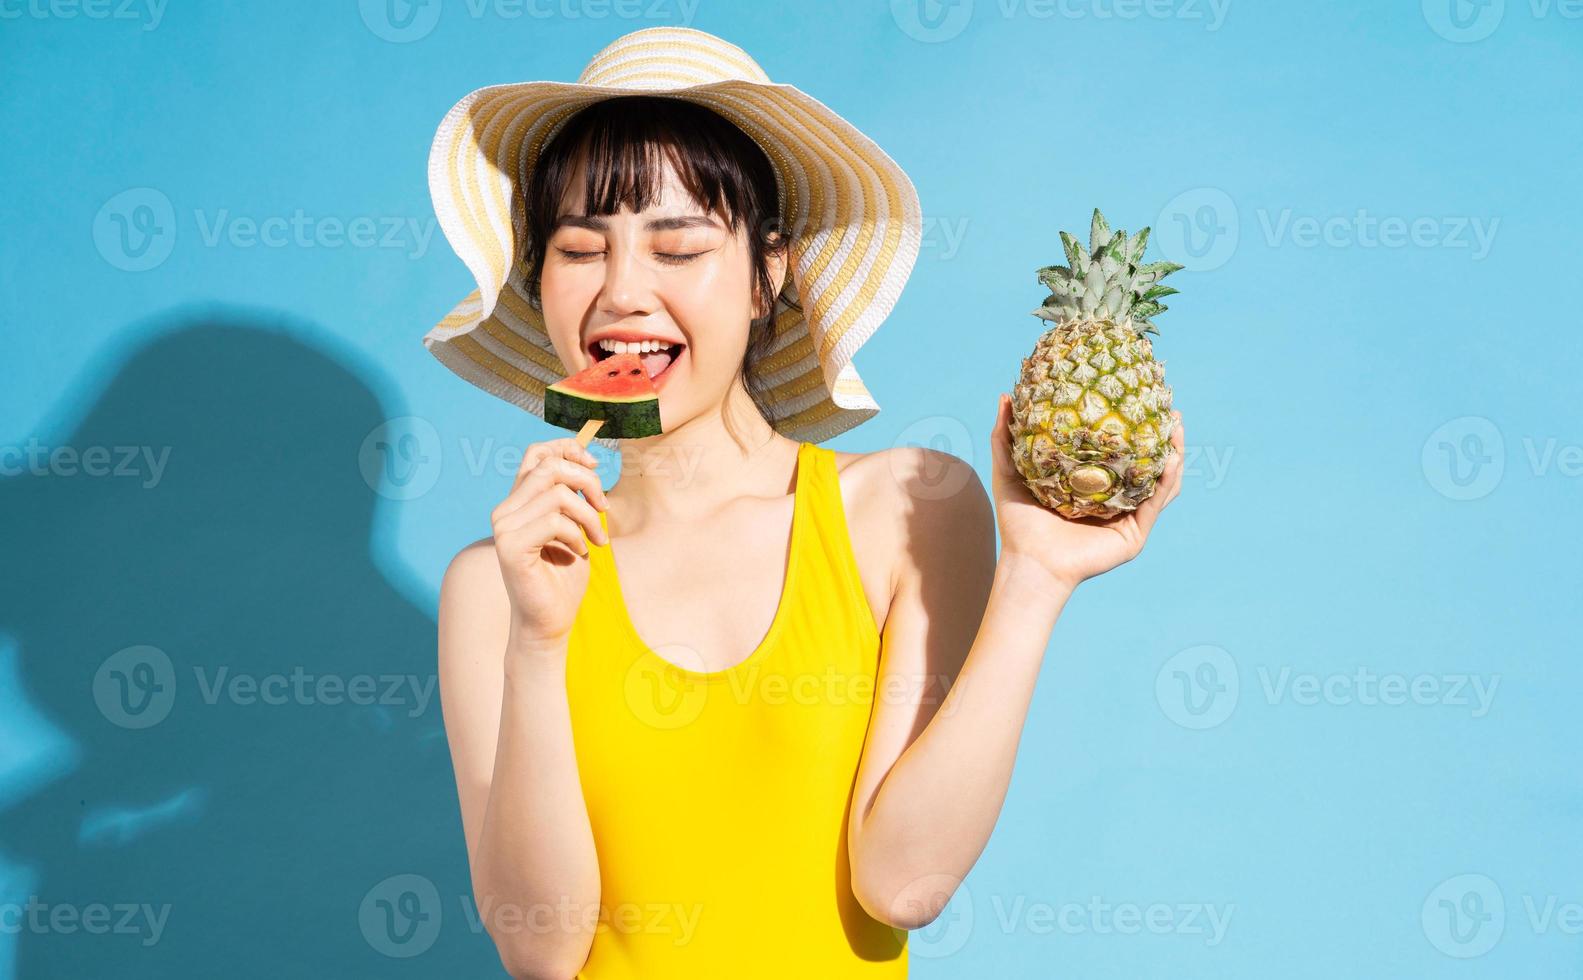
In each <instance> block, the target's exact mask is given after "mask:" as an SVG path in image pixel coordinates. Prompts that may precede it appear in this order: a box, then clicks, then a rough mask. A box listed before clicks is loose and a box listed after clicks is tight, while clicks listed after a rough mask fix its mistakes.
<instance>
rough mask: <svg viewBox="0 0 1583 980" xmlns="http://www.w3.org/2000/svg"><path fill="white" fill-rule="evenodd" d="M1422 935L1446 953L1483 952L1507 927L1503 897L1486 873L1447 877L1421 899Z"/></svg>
mask: <svg viewBox="0 0 1583 980" xmlns="http://www.w3.org/2000/svg"><path fill="white" fill-rule="evenodd" d="M1423 926H1424V935H1425V936H1426V937H1427V938H1428V939H1429V944H1430V945H1431V946H1433V947H1434V948H1435V949H1438V950H1439V951H1440V952H1442V953H1444V954H1446V955H1447V956H1452V957H1455V958H1457V959H1464V960H1465V959H1471V958H1473V957H1475V956H1483V955H1484V954H1485V953H1488V952H1489V951H1490V950H1491V949H1493V948H1494V947H1495V944H1496V943H1498V942H1500V939H1501V936H1502V934H1504V933H1505V931H1506V899H1505V897H1504V896H1503V895H1502V894H1501V889H1500V886H1499V885H1497V884H1495V882H1494V881H1493V880H1491V879H1490V878H1489V877H1488V876H1487V875H1480V874H1463V875H1456V876H1454V877H1451V878H1447V879H1446V880H1445V881H1442V882H1441V883H1440V884H1438V885H1436V886H1435V889H1434V890H1433V891H1431V892H1430V893H1429V897H1427V898H1425V899H1424V908H1423Z"/></svg>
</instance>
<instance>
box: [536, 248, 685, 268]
mask: <svg viewBox="0 0 1583 980" xmlns="http://www.w3.org/2000/svg"><path fill="white" fill-rule="evenodd" d="M556 251H558V252H560V253H561V254H562V255H564V256H565V257H566V258H567V260H568V261H571V262H583V261H586V260H588V259H591V258H594V257H596V256H600V255H603V254H605V253H603V252H573V251H570V250H568V249H564V248H562V249H557V250H556ZM711 251H713V249H705V250H704V251H702V252H689V253H679V252H655V253H654V257H655V258H657V259H659V260H660V261H661V262H666V263H669V264H671V265H685V264H686V263H688V262H691V261H692V260H693V259H696V258H698V257H699V256H700V255H708V254H709V253H710V252H711Z"/></svg>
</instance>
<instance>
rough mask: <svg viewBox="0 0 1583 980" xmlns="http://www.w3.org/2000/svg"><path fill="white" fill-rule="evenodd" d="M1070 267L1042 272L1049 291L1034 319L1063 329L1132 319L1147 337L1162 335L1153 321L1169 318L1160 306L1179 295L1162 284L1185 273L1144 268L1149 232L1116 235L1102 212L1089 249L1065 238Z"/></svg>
mask: <svg viewBox="0 0 1583 980" xmlns="http://www.w3.org/2000/svg"><path fill="white" fill-rule="evenodd" d="M1060 236H1061V247H1062V249H1063V250H1064V251H1065V252H1066V261H1067V264H1066V265H1064V266H1062V265H1048V266H1045V267H1043V268H1041V269H1040V270H1039V271H1038V279H1039V282H1041V283H1043V284H1044V286H1045V287H1046V288H1048V289H1049V290H1050V295H1049V296H1047V297H1046V298H1045V300H1044V305H1043V306H1041V307H1039V309H1037V310H1034V311H1033V315H1034V316H1037V317H1039V318H1041V319H1044V320H1050V321H1053V322H1056V323H1061V322H1063V321H1066V320H1072V319H1077V318H1079V317H1089V318H1098V317H1108V318H1110V319H1113V320H1118V321H1120V320H1125V319H1130V320H1131V321H1132V323H1133V326H1134V327H1136V328H1137V329H1138V330H1139V331H1140V332H1143V333H1158V332H1159V331H1158V330H1156V329H1155V327H1154V324H1152V323H1150V322H1149V318H1150V317H1153V316H1156V315H1158V314H1160V313H1163V312H1165V310H1166V307H1165V306H1163V305H1161V304H1160V303H1159V302H1158V300H1159V299H1161V298H1162V297H1165V296H1171V295H1174V294H1176V293H1177V292H1178V290H1175V289H1172V288H1171V287H1170V286H1163V285H1160V280H1161V279H1163V278H1165V277H1166V276H1168V275H1170V274H1171V273H1173V272H1177V271H1179V270H1180V269H1182V268H1183V266H1180V265H1178V264H1176V263H1175V262H1150V263H1147V264H1144V263H1143V262H1142V259H1143V252H1144V249H1145V248H1146V247H1147V246H1148V242H1149V229H1148V228H1143V229H1142V230H1140V231H1138V233H1137V234H1135V235H1132V236H1130V237H1129V236H1128V234H1127V233H1126V232H1125V231H1122V230H1115V229H1112V228H1111V227H1110V223H1109V222H1107V221H1106V220H1105V216H1104V215H1103V214H1102V213H1101V212H1100V210H1099V209H1098V208H1095V209H1094V216H1093V220H1092V221H1091V222H1090V225H1089V233H1088V248H1087V249H1086V250H1085V249H1084V248H1083V245H1082V243H1081V242H1079V241H1078V240H1077V237H1076V236H1074V235H1071V234H1069V233H1067V232H1064V231H1063V232H1061V233H1060Z"/></svg>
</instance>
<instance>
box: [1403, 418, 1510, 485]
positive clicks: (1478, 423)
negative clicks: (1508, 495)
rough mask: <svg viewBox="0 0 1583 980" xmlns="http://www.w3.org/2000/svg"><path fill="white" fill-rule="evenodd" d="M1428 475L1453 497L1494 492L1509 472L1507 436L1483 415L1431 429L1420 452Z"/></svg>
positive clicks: (1431, 480) (1432, 481)
mask: <svg viewBox="0 0 1583 980" xmlns="http://www.w3.org/2000/svg"><path fill="white" fill-rule="evenodd" d="M1420 462H1421V464H1422V466H1423V471H1424V479H1426V480H1428V481H1429V485H1430V486H1431V487H1433V488H1434V489H1435V491H1436V492H1437V493H1439V494H1440V495H1441V496H1443V497H1446V498H1447V499H1450V500H1477V499H1479V498H1480V497H1485V496H1488V495H1489V494H1490V492H1491V491H1493V490H1494V489H1495V488H1496V487H1497V486H1498V485H1499V484H1500V482H1501V477H1502V475H1503V474H1504V473H1505V472H1506V440H1504V439H1502V438H1501V430H1500V429H1498V428H1496V426H1495V423H1494V422H1491V421H1490V420H1489V419H1487V418H1484V417H1483V416H1480V415H1464V416H1462V417H1461V418H1455V419H1452V420H1451V421H1449V422H1447V423H1446V424H1444V425H1442V426H1440V428H1438V429H1436V430H1435V431H1433V432H1431V433H1429V438H1427V439H1425V440H1424V446H1423V451H1422V453H1421V455H1420Z"/></svg>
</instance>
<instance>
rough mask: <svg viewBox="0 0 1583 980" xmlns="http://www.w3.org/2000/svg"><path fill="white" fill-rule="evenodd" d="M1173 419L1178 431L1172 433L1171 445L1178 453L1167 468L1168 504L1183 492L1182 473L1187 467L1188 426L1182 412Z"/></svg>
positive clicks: (1173, 414)
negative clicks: (1169, 482) (1169, 481)
mask: <svg viewBox="0 0 1583 980" xmlns="http://www.w3.org/2000/svg"><path fill="white" fill-rule="evenodd" d="M1171 417H1172V418H1174V419H1175V420H1176V429H1175V431H1173V432H1172V433H1171V445H1172V446H1174V447H1175V448H1176V452H1175V453H1173V454H1172V460H1171V463H1170V465H1168V466H1167V467H1166V468H1167V470H1168V472H1169V474H1170V479H1171V487H1170V495H1169V496H1167V497H1166V498H1165V502H1166V503H1167V504H1169V503H1170V502H1171V501H1173V500H1175V499H1176V495H1177V494H1179V493H1181V492H1182V471H1183V470H1184V469H1185V468H1186V466H1187V426H1186V425H1185V424H1183V422H1182V413H1181V412H1179V411H1178V412H1172V413H1171Z"/></svg>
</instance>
